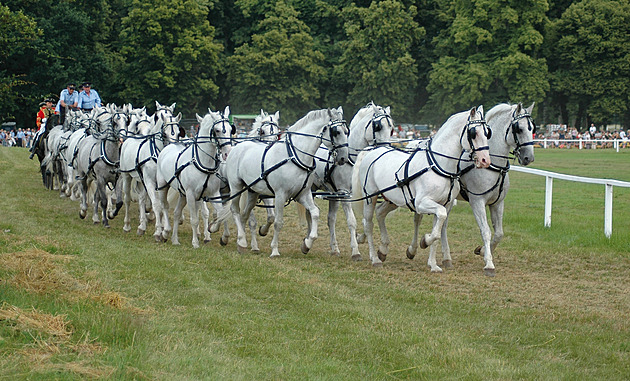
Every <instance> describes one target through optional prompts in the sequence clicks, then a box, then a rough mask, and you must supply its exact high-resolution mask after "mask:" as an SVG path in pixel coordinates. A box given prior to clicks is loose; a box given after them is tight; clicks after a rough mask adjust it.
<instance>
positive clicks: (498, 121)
mask: <svg viewBox="0 0 630 381" xmlns="http://www.w3.org/2000/svg"><path fill="white" fill-rule="evenodd" d="M533 108H534V104H532V105H531V106H530V107H529V108H527V109H526V108H524V107H523V105H522V104H521V103H519V104H514V105H510V104H506V103H502V104H498V105H496V106H494V107H493V108H491V109H490V110H489V111H488V112H487V113H486V121H487V122H488V126H489V127H490V129H491V130H492V136H491V137H490V139H488V145H489V146H490V156H491V157H492V164H491V165H490V166H489V167H488V168H475V169H472V170H469V171H465V172H464V173H462V175H461V177H460V188H461V190H460V195H459V197H458V198H459V199H461V200H466V201H468V202H469V203H470V206H471V208H472V211H473V214H474V216H475V220H476V221H477V225H479V230H480V232H481V238H482V240H483V259H484V263H485V266H484V269H483V270H484V274H485V275H488V276H494V275H495V267H494V263H493V260H492V252H493V251H494V250H495V249H496V247H497V245H498V244H499V242H500V241H501V239H502V238H503V209H504V199H505V196H506V195H507V192H508V190H509V189H510V179H509V176H508V171H509V170H510V162H509V160H510V158H509V155H510V152H513V154H514V155H515V156H516V158H517V159H518V162H519V163H520V164H521V165H528V164H530V163H531V162H533V161H534V146H533V144H534V142H533V135H532V134H533V133H534V132H535V129H536V126H535V124H534V122H533V121H532V118H531V113H532V110H533ZM486 205H487V206H488V208H489V209H490V217H491V219H492V226H493V227H494V237H492V231H491V230H490V227H489V226H488V218H487V216H486ZM449 215H450V209H449ZM447 225H448V218H447V220H446V221H445V222H444V226H443V227H442V237H441V244H442V254H443V257H444V258H445V260H444V261H443V263H446V266H448V265H449V264H450V258H451V256H450V248H449V245H448V236H447V233H446V231H447ZM436 249H437V242H435V243H434V244H433V245H431V251H435V250H436ZM481 250H482V247H481V246H479V247H477V248H476V249H475V254H478V255H479V254H481Z"/></svg>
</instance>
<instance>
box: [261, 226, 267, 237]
mask: <svg viewBox="0 0 630 381" xmlns="http://www.w3.org/2000/svg"><path fill="white" fill-rule="evenodd" d="M267 233H269V229H263V227H262V226H261V227H259V228H258V235H259V236H261V237H265V236H266V235H267Z"/></svg>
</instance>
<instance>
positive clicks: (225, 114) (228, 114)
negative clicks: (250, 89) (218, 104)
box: [223, 106, 230, 118]
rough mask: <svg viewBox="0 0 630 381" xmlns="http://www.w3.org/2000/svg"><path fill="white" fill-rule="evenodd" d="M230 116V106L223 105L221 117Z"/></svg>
mask: <svg viewBox="0 0 630 381" xmlns="http://www.w3.org/2000/svg"><path fill="white" fill-rule="evenodd" d="M228 116H230V106H225V111H223V117H224V118H227V117H228Z"/></svg>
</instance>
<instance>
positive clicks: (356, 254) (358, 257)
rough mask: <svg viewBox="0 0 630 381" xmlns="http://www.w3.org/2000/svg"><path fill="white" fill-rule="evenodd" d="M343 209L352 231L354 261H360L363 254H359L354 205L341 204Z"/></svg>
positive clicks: (351, 241) (349, 228)
mask: <svg viewBox="0 0 630 381" xmlns="http://www.w3.org/2000/svg"><path fill="white" fill-rule="evenodd" d="M341 207H342V208H343V212H344V213H345V215H346V223H347V224H348V230H349V231H350V248H351V249H352V257H351V258H352V260H353V261H360V260H361V253H359V243H358V242H357V219H356V217H355V216H354V211H353V210H352V205H350V203H349V202H341Z"/></svg>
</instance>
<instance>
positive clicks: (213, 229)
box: [208, 224, 219, 233]
mask: <svg viewBox="0 0 630 381" xmlns="http://www.w3.org/2000/svg"><path fill="white" fill-rule="evenodd" d="M208 231H209V232H210V233H216V232H218V231H219V225H218V224H210V225H208Z"/></svg>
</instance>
